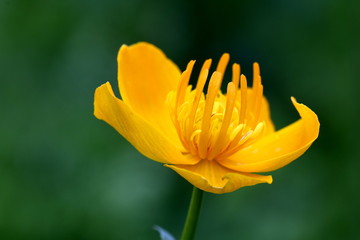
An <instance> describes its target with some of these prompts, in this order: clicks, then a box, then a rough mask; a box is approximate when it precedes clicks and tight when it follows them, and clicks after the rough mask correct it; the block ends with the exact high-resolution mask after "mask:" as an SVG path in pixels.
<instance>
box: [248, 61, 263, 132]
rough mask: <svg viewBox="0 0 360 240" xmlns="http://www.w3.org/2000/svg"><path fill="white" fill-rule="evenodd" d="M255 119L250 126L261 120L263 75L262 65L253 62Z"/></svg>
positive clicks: (253, 109)
mask: <svg viewBox="0 0 360 240" xmlns="http://www.w3.org/2000/svg"><path fill="white" fill-rule="evenodd" d="M253 94H254V96H253V106H252V112H253V114H254V115H253V117H254V118H253V119H252V123H251V124H250V126H251V127H252V128H254V127H255V126H256V124H257V122H258V120H259V115H260V110H261V102H262V96H263V86H262V84H261V77H260V67H259V64H258V63H256V62H255V63H254V64H253Z"/></svg>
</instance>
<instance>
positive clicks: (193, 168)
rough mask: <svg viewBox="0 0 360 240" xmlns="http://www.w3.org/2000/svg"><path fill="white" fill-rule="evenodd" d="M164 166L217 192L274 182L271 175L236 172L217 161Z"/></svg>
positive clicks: (206, 188) (202, 186) (194, 182)
mask: <svg viewBox="0 0 360 240" xmlns="http://www.w3.org/2000/svg"><path fill="white" fill-rule="evenodd" d="M164 166H166V167H168V168H171V169H172V170H174V171H176V172H177V173H178V174H179V175H180V176H182V177H183V178H185V179H186V180H187V181H189V182H190V183H191V184H192V185H194V186H195V187H197V188H199V189H202V190H204V191H207V192H212V193H217V194H221V193H228V192H233V191H235V190H237V189H239V188H241V187H246V186H252V185H255V184H259V183H269V184H270V183H272V177H271V176H263V175H257V174H249V173H240V172H235V171H232V170H230V169H227V168H225V167H223V166H221V165H220V164H218V163H217V162H216V161H208V160H202V161H200V162H199V163H198V164H196V165H169V164H165V165H164Z"/></svg>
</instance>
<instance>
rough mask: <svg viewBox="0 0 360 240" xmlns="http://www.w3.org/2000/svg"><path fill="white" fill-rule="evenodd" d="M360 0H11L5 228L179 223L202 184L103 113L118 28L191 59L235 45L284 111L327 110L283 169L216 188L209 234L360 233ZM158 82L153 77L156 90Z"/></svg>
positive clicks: (48, 231)
mask: <svg viewBox="0 0 360 240" xmlns="http://www.w3.org/2000/svg"><path fill="white" fill-rule="evenodd" d="M359 12H360V2H359V1H342V0H330V1H325V0H318V1H312V0H305V1H259V0H254V1H230V0H222V1H193V0H181V1H180V0H176V1H166V0H162V1H146V0H131V1H130V0H128V1H126V0H113V1H96V0H87V1H85V0H84V1H80V0H79V1H75V0H74V1H70V0H64V1H52V0H49V1H45V0H23V1H20V0H0V80H1V85H0V107H1V109H0V123H1V124H0V239H4V240H6V239H28V240H29V239H37V240H40V239H88V240H97V239H109V240H110V239H114V240H115V239H125V240H127V239H159V236H158V233H157V232H156V231H154V230H153V226H154V225H159V226H161V227H163V228H165V229H167V230H168V231H170V232H171V233H172V234H173V235H174V236H176V237H179V236H180V234H181V230H182V226H183V222H184V219H185V215H186V211H187V207H188V203H189V199H190V193H191V189H192V187H191V186H190V184H188V183H187V182H186V181H185V180H183V179H182V178H180V177H179V176H178V175H176V174H175V173H174V172H172V171H171V170H170V169H167V168H164V167H162V166H161V164H158V163H156V162H153V161H150V160H148V159H146V158H145V157H143V156H141V155H140V154H139V153H138V152H137V151H136V150H135V149H134V148H133V147H132V146H131V145H130V144H129V143H127V142H126V141H125V140H124V139H123V138H122V137H121V136H120V135H119V134H118V133H117V132H116V131H115V130H114V129H112V128H111V127H110V126H108V125H107V124H106V123H104V122H102V121H99V120H97V119H96V118H95V117H94V116H93V113H92V112H93V94H94V90H95V88H96V87H97V86H99V85H101V84H102V83H104V82H106V81H110V82H111V83H112V84H113V86H116V74H117V64H116V56H117V52H118V49H119V47H120V46H121V45H122V44H124V43H125V44H132V43H135V42H138V41H148V42H151V43H153V44H155V45H157V46H158V47H160V48H161V49H162V50H163V51H164V52H165V53H166V54H167V56H168V57H169V58H171V59H172V60H174V62H176V63H177V64H178V65H179V67H180V68H181V69H184V68H185V66H186V64H187V62H188V61H189V60H190V59H197V60H199V61H200V62H201V61H202V60H204V59H206V58H209V57H211V58H213V59H214V60H216V59H218V58H219V57H220V55H221V54H222V53H223V52H229V53H230V54H231V57H232V59H231V61H232V62H238V63H240V64H241V65H242V70H243V72H244V73H245V74H246V75H248V76H249V77H251V72H252V69H251V66H252V63H253V62H254V61H258V62H259V63H260V66H261V70H262V77H263V82H264V86H265V95H266V96H267V97H268V99H269V101H270V104H271V109H272V117H273V120H274V122H275V124H276V126H277V128H281V127H283V126H285V125H287V124H289V123H291V122H293V121H295V120H296V119H297V118H298V116H297V113H296V111H295V109H294V108H293V106H292V105H291V103H290V96H295V97H296V98H297V99H298V100H299V101H300V102H303V103H305V104H307V105H308V106H310V107H311V108H312V109H313V110H314V111H315V112H316V113H317V114H318V116H319V119H320V122H321V131H320V137H319V139H318V140H317V141H316V142H315V143H314V144H313V146H312V147H311V148H310V150H309V151H308V152H307V153H306V154H305V155H304V156H302V157H301V158H300V159H298V160H297V161H295V162H293V163H292V164H290V165H289V166H287V167H285V168H283V169H281V170H279V171H276V172H274V173H273V177H274V183H273V184H272V185H267V184H262V185H257V186H254V187H248V188H243V189H240V190H238V191H236V192H233V193H229V194H224V195H214V194H205V196H204V204H203V211H202V214H201V217H200V223H199V228H198V231H197V236H198V239H207V240H216V239H230V240H233V239H234V240H235V239H250V240H251V239H264V240H265V239H266V240H272V239H287V240H300V239H301V240H304V239H305V240H307V239H309V240H317V239H358V237H359V236H360V230H359V226H358V225H359V222H360V221H359V214H360V212H359V209H360V207H359V203H360V201H359V200H360V191H359V190H360V189H359V182H360V180H359V176H360V175H359V170H360V157H359V151H358V146H359V140H358V136H359V128H358V123H359V120H360V119H359V114H358V113H359V109H358V103H359V95H357V94H358V91H359V90H360V89H359V79H358V75H359V69H360V66H359V54H360V28H359V23H360V14H359ZM154 94H155V93H154Z"/></svg>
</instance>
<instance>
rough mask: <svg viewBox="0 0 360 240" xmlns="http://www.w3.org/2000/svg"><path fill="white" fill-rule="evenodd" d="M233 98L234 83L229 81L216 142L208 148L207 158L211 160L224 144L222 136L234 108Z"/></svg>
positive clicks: (225, 131) (224, 133)
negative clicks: (211, 147) (223, 112)
mask: <svg viewBox="0 0 360 240" xmlns="http://www.w3.org/2000/svg"><path fill="white" fill-rule="evenodd" d="M235 99H236V89H235V85H234V83H232V82H230V83H229V84H228V86H227V95H226V109H225V115H224V117H223V121H222V124H221V129H220V132H219V134H218V136H217V139H216V142H215V144H214V145H213V149H211V150H210V153H209V156H208V159H209V160H211V159H213V158H214V157H215V155H216V154H218V152H219V150H221V149H222V147H223V146H224V145H223V144H224V142H225V141H224V138H225V135H226V134H227V131H228V128H229V125H230V121H231V117H232V114H233V110H234V105H235Z"/></svg>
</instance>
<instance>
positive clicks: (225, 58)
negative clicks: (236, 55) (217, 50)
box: [216, 53, 230, 75]
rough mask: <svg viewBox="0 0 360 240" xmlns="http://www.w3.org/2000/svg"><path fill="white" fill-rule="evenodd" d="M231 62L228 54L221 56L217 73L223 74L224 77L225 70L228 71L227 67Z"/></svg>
mask: <svg viewBox="0 0 360 240" xmlns="http://www.w3.org/2000/svg"><path fill="white" fill-rule="evenodd" d="M229 60H230V55H229V54H228V53H224V54H223V55H222V56H221V58H220V60H219V63H218V65H217V67H216V72H220V73H222V75H224V73H225V69H226V66H227V64H228V62H229Z"/></svg>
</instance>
